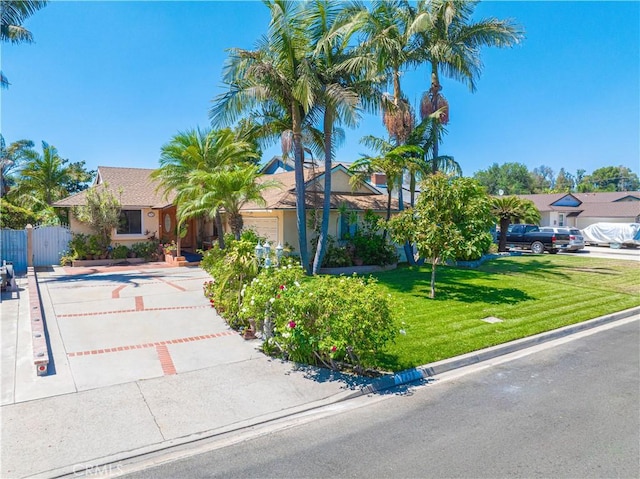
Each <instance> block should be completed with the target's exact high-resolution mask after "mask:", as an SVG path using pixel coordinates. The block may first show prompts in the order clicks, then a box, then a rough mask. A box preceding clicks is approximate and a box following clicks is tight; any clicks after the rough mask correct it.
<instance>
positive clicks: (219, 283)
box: [200, 239, 259, 328]
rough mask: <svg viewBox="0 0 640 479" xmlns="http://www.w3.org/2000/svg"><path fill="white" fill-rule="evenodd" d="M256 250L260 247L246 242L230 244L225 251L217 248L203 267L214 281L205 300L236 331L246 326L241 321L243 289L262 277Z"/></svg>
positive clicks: (214, 247) (203, 257)
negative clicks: (239, 316) (208, 301)
mask: <svg viewBox="0 0 640 479" xmlns="http://www.w3.org/2000/svg"><path fill="white" fill-rule="evenodd" d="M255 247H256V243H253V242H251V241H247V240H243V239H241V240H240V241H235V240H233V241H229V242H228V243H227V245H226V248H225V249H220V248H219V247H218V245H214V246H213V247H212V248H211V249H210V250H208V251H206V252H205V253H204V255H203V256H202V260H201V261H200V267H201V268H202V269H204V270H205V271H206V272H207V273H209V274H210V275H211V276H212V277H213V281H212V282H210V283H207V284H206V285H205V291H204V293H205V296H207V298H209V300H210V301H211V300H213V304H215V307H216V310H217V311H218V312H219V313H220V314H222V315H223V316H224V318H225V320H226V321H227V323H229V325H230V326H231V327H232V328H237V327H239V326H241V325H242V324H241V323H239V322H238V318H237V313H238V311H239V309H240V302H241V296H240V293H241V290H242V287H243V286H244V284H245V283H247V282H249V281H251V280H252V279H253V278H255V277H256V275H257V274H258V269H259V265H258V260H257V259H256V256H255Z"/></svg>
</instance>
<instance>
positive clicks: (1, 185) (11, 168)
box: [0, 134, 35, 198]
mask: <svg viewBox="0 0 640 479" xmlns="http://www.w3.org/2000/svg"><path fill="white" fill-rule="evenodd" d="M34 154H35V152H34V151H33V141H31V140H18V141H14V142H12V143H11V144H10V145H9V146H6V143H5V141H4V137H3V136H2V134H0V198H2V197H4V196H5V195H6V194H7V191H8V190H9V187H10V186H11V185H13V184H14V183H15V179H14V178H12V173H14V172H15V171H16V170H18V169H19V168H20V167H21V166H22V164H23V163H24V162H25V161H26V160H27V159H28V158H30V157H32V156H33V155H34Z"/></svg>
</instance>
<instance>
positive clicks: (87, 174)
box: [63, 161, 96, 195]
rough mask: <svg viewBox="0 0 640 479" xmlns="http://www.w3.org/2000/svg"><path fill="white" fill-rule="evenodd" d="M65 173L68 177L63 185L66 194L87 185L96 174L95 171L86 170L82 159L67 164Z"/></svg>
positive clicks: (84, 188)
mask: <svg viewBox="0 0 640 479" xmlns="http://www.w3.org/2000/svg"><path fill="white" fill-rule="evenodd" d="M67 175H68V177H69V179H68V180H67V182H66V184H64V185H63V186H64V189H65V190H66V191H67V193H68V194H70V195H73V194H75V193H79V192H81V191H84V190H86V189H87V188H88V187H89V183H90V182H91V181H92V180H93V178H94V177H95V176H96V171H95V170H87V168H86V166H85V162H84V161H75V162H73V163H69V164H68V165H67Z"/></svg>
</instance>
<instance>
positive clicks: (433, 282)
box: [429, 257, 438, 299]
mask: <svg viewBox="0 0 640 479" xmlns="http://www.w3.org/2000/svg"><path fill="white" fill-rule="evenodd" d="M437 265H438V258H437V257H436V258H433V260H432V261H431V295H430V296H429V297H430V298H431V299H434V298H435V297H436V266H437Z"/></svg>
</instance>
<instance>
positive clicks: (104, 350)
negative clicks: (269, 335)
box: [67, 331, 238, 358]
mask: <svg viewBox="0 0 640 479" xmlns="http://www.w3.org/2000/svg"><path fill="white" fill-rule="evenodd" d="M237 334H238V333H237V332H236V331H222V332H220V333H213V334H205V335H202V336H190V337H188V338H178V339H168V340H166V341H157V342H155V343H141V344H135V345H133V346H117V347H114V348H102V349H92V350H89V351H77V352H71V353H67V356H68V357H70V358H73V357H75V356H91V355H92V354H106V353H117V352H119V351H129V350H132V349H147V348H154V347H157V346H164V345H167V344H180V343H190V342H193V341H202V340H203V339H215V338H222V337H224V336H236V335H237Z"/></svg>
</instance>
